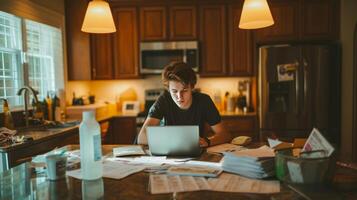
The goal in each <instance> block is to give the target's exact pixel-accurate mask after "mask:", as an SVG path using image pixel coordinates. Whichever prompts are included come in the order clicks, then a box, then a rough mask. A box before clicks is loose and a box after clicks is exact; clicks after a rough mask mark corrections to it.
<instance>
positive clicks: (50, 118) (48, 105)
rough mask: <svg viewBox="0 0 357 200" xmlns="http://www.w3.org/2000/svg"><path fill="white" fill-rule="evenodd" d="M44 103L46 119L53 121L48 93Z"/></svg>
mask: <svg viewBox="0 0 357 200" xmlns="http://www.w3.org/2000/svg"><path fill="white" fill-rule="evenodd" d="M46 103H47V111H48V118H47V119H48V120H50V121H53V110H52V99H51V98H50V95H49V94H48V93H47V97H46Z"/></svg>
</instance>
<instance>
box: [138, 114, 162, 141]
mask: <svg viewBox="0 0 357 200" xmlns="http://www.w3.org/2000/svg"><path fill="white" fill-rule="evenodd" d="M159 124H160V120H159V119H156V118H152V117H148V118H146V120H145V122H144V124H143V127H141V130H140V133H139V135H138V144H148V139H147V136H146V127H147V126H158V125H159Z"/></svg>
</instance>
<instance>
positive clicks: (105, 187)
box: [0, 145, 357, 200]
mask: <svg viewBox="0 0 357 200" xmlns="http://www.w3.org/2000/svg"><path fill="white" fill-rule="evenodd" d="M113 147H115V146H113V145H103V146H102V152H103V154H104V155H108V154H110V152H111V151H112V148H113ZM69 148H70V149H76V148H78V146H77V147H75V146H71V147H69ZM220 159H221V156H220V155H218V154H211V153H207V152H205V153H203V154H202V155H201V156H200V157H199V158H198V160H200V161H210V162H219V161H220ZM30 167H31V166H30V165H29V163H23V164H21V165H19V166H17V167H14V168H12V169H11V170H8V171H5V172H3V173H0V186H2V187H0V188H1V192H0V199H25V198H26V199H86V196H87V197H88V196H90V197H92V198H93V197H94V198H96V199H150V200H153V199H191V200H199V199H207V200H209V199H267V200H271V199H277V200H278V199H279V200H290V199H356V198H357V192H356V191H357V184H356V183H357V171H351V170H348V169H347V168H344V167H341V166H340V165H337V168H336V171H335V176H334V179H333V181H332V183H330V184H329V185H320V186H318V185H308V186H302V185H300V186H298V185H290V184H286V183H283V182H282V183H281V189H280V192H278V193H273V194H257V193H238V192H217V191H195V192H177V193H167V194H156V195H154V194H150V192H149V191H148V184H149V176H150V173H146V172H143V171H142V172H138V173H135V174H132V175H130V176H128V177H126V178H123V179H119V180H118V179H111V178H100V179H97V180H94V181H82V180H79V179H76V178H73V177H69V176H67V177H66V178H65V179H62V180H57V181H49V180H48V179H47V178H46V174H45V173H40V174H34V173H33V170H30ZM272 179H274V178H272Z"/></svg>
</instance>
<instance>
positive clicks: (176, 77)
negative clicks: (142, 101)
mask: <svg viewBox="0 0 357 200" xmlns="http://www.w3.org/2000/svg"><path fill="white" fill-rule="evenodd" d="M162 81H163V84H164V86H165V87H166V89H167V91H165V92H164V93H163V94H162V95H161V96H160V97H159V98H158V99H157V100H156V102H155V103H154V104H153V105H152V106H151V108H150V110H149V113H148V117H147V118H146V120H145V122H144V125H143V127H142V128H141V130H140V133H139V136H138V143H139V144H147V136H146V127H147V126H158V125H160V121H161V120H164V124H165V125H199V130H200V146H201V147H207V146H212V145H216V144H221V143H225V142H229V141H230V140H231V135H230V133H229V132H228V131H226V130H225V129H224V127H223V125H222V122H221V116H220V115H219V112H218V110H217V108H216V107H215V105H214V103H213V101H212V100H211V98H210V97H209V96H208V95H206V94H203V93H199V92H194V91H192V90H193V89H194V87H195V84H196V82H197V78H196V74H195V72H194V71H193V70H192V69H191V68H190V67H189V66H188V65H187V64H186V63H183V62H173V63H170V64H169V65H168V66H166V67H165V69H164V71H163V73H162ZM206 123H208V124H209V125H210V126H211V128H212V130H213V131H214V133H215V134H214V135H213V136H211V137H209V138H208V137H207V136H206V133H204V126H205V124H206Z"/></svg>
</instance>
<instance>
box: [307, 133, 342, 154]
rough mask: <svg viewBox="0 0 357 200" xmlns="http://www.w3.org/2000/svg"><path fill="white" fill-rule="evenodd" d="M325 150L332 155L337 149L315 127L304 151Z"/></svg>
mask: <svg viewBox="0 0 357 200" xmlns="http://www.w3.org/2000/svg"><path fill="white" fill-rule="evenodd" d="M316 150H324V151H326V152H327V155H328V156H330V155H331V154H332V152H333V151H334V150H335V149H334V148H333V146H332V145H331V144H330V143H329V142H328V141H327V140H326V138H325V137H324V136H323V135H322V134H321V133H320V131H319V130H318V129H316V128H314V129H313V130H312V131H311V133H310V136H309V138H308V139H307V141H306V143H305V145H304V147H303V149H302V152H307V151H316Z"/></svg>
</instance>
